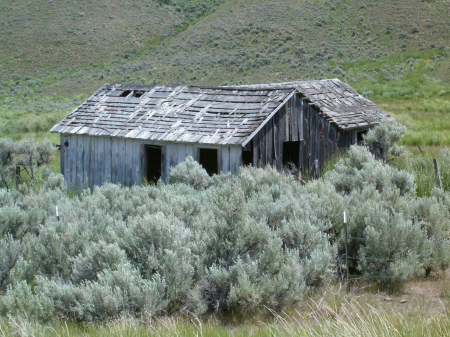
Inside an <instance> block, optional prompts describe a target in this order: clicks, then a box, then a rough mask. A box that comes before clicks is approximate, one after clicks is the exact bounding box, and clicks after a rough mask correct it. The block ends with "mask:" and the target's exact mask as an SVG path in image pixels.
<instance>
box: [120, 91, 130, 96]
mask: <svg viewBox="0 0 450 337" xmlns="http://www.w3.org/2000/svg"><path fill="white" fill-rule="evenodd" d="M129 94H131V90H125V91H124V92H123V93H122V94H121V95H120V97H128V95H129Z"/></svg>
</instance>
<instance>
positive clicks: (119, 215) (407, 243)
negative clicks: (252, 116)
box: [0, 146, 450, 321]
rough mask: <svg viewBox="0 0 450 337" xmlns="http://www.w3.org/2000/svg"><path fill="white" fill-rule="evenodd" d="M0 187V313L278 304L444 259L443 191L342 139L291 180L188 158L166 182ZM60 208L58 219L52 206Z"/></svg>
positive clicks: (382, 279) (383, 280)
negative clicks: (72, 188) (320, 171)
mask: <svg viewBox="0 0 450 337" xmlns="http://www.w3.org/2000/svg"><path fill="white" fill-rule="evenodd" d="M43 176H45V177H46V179H47V180H46V181H45V182H44V183H43V184H42V187H41V188H40V190H39V191H37V190H36V189H35V190H34V191H33V190H32V189H23V190H21V189H16V190H15V189H13V190H6V189H0V214H1V216H0V228H2V235H3V237H2V240H1V241H0V253H1V255H0V267H1V269H0V270H2V274H1V277H2V278H1V280H2V282H3V283H2V284H0V286H1V288H0V291H2V294H0V296H1V297H0V312H1V313H2V314H4V315H5V314H8V313H9V314H18V313H21V312H27V313H29V314H30V315H34V316H36V317H38V318H41V319H48V318H50V317H54V316H57V317H63V318H69V319H74V320H81V321H91V320H106V319H108V318H111V317H117V316H130V315H131V316H136V317H139V318H142V319H147V318H148V317H150V316H158V315H168V314H174V313H177V314H183V313H187V312H189V313H193V314H196V315H201V314H205V313H212V312H216V313H218V314H219V315H220V314H222V313H226V312H229V311H239V312H243V313H249V312H255V311H258V310H260V309H261V308H263V307H269V308H274V309H282V308H285V307H287V306H289V305H292V304H295V303H298V302H301V301H302V299H303V296H304V294H305V292H306V291H307V290H308V289H311V288H316V287H320V286H321V285H324V284H327V283H329V282H331V281H332V280H334V279H335V278H336V276H337V275H338V274H339V273H340V272H342V268H343V266H342V265H341V264H340V263H339V261H340V260H341V259H342V256H343V254H344V230H343V226H342V213H343V211H346V212H347V214H348V219H349V223H348V229H349V236H350V238H349V257H351V260H350V261H351V264H350V268H351V269H350V272H351V273H352V275H354V276H357V277H364V278H372V279H374V280H376V281H378V282H379V283H380V285H381V286H384V287H390V288H391V289H392V288H394V287H396V286H398V285H401V283H402V282H403V281H404V280H408V279H410V278H412V277H416V276H422V275H428V274H429V273H430V272H431V271H439V270H440V269H442V268H445V267H446V266H447V265H448V263H447V262H446V261H449V260H450V246H449V237H448V233H449V228H450V220H449V219H450V217H449V209H450V196H449V194H448V193H447V192H444V191H441V190H435V191H433V193H432V195H431V196H429V197H423V198H417V197H416V195H415V185H414V177H413V176H412V175H411V174H409V173H407V172H405V171H402V170H400V169H397V168H394V167H392V166H390V165H389V164H388V163H385V162H384V161H378V160H376V159H375V157H374V155H373V154H371V153H370V152H369V150H368V149H367V148H366V147H359V146H354V147H352V148H351V149H350V151H349V153H348V155H346V156H343V157H342V158H340V159H339V160H338V162H337V163H336V165H335V168H334V169H332V170H330V171H328V172H327V173H326V174H325V176H324V177H323V178H322V179H319V180H316V181H311V182H308V183H307V184H306V185H301V184H300V183H299V182H297V181H296V180H294V178H293V177H292V176H286V175H282V174H280V173H279V172H277V171H276V170H275V169H273V168H270V167H268V168H266V169H256V168H252V167H245V168H242V169H241V170H240V172H239V174H237V175H234V176H233V175H230V174H219V175H214V176H212V177H209V176H208V175H207V173H206V172H205V171H204V170H203V169H202V168H201V167H200V165H199V164H198V163H196V162H194V161H193V160H192V159H191V158H188V159H187V160H186V162H184V163H181V164H179V165H178V166H177V167H175V168H173V169H172V170H171V181H172V183H171V184H164V183H162V182H159V183H158V184H157V185H146V186H132V187H124V186H120V185H114V184H105V185H104V186H101V187H95V188H94V190H93V191H91V190H88V189H87V190H84V191H82V192H80V193H79V194H75V195H74V194H72V193H70V192H69V191H67V185H66V184H65V182H64V180H63V178H62V177H61V176H58V175H54V174H48V173H46V174H44V175H43ZM56 206H58V208H59V213H60V218H59V219H57V217H56V215H55V207H56Z"/></svg>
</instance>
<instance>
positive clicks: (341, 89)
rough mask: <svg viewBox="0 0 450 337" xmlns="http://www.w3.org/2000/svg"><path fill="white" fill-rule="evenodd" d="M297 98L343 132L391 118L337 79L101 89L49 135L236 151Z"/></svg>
mask: <svg viewBox="0 0 450 337" xmlns="http://www.w3.org/2000/svg"><path fill="white" fill-rule="evenodd" d="M295 94H299V95H301V96H302V97H303V98H304V99H305V100H306V102H307V103H308V104H310V105H311V106H313V107H314V108H316V109H317V110H318V112H319V113H320V114H322V115H323V116H324V118H325V119H327V120H329V121H330V122H331V123H333V124H335V125H336V126H337V127H338V128H340V129H344V130H345V129H361V128H368V127H371V126H373V125H376V124H378V123H379V122H380V121H381V120H382V119H385V118H389V116H388V115H387V114H386V113H385V112H384V111H382V110H381V109H379V108H378V107H377V106H376V105H375V104H374V103H372V102H371V101H369V100H368V99H366V98H364V97H363V96H361V95H359V94H358V93H357V92H356V91H355V90H354V89H352V88H351V87H350V86H349V85H347V84H345V83H343V82H341V81H340V80H338V79H332V80H320V81H298V82H286V83H274V84H259V85H243V86H234V87H232V86H222V87H187V86H146V85H122V84H106V85H104V86H103V87H102V88H100V89H99V90H98V91H97V92H96V93H95V94H94V95H92V96H91V97H90V98H89V99H88V100H86V101H85V102H84V103H83V104H81V105H80V106H79V107H78V108H77V109H75V110H74V111H73V112H72V113H71V114H70V115H69V116H67V117H66V118H65V119H64V120H62V121H61V122H60V123H58V124H57V125H55V126H54V127H53V128H52V129H51V132H56V133H65V134H83V135H92V136H111V137H126V138H136V139H146V140H154V141H173V142H189V143H206V144H228V145H238V144H243V143H247V140H248V138H249V137H251V135H252V133H253V132H254V131H255V130H256V129H257V128H258V127H260V126H261V125H264V124H265V123H266V122H267V121H268V120H270V118H271V117H272V116H273V115H274V114H275V113H276V112H277V111H278V110H279V109H280V108H281V107H283V106H284V105H285V104H286V102H287V101H288V100H289V99H290V98H291V97H292V96H293V95H295Z"/></svg>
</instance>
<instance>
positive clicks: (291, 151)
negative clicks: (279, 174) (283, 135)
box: [283, 141, 300, 170]
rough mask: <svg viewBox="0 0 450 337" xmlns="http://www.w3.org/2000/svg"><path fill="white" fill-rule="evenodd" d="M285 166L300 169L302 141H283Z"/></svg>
mask: <svg viewBox="0 0 450 337" xmlns="http://www.w3.org/2000/svg"><path fill="white" fill-rule="evenodd" d="M283 166H284V167H287V168H288V169H290V170H294V169H296V170H298V169H299V166H300V141H296V142H284V143H283Z"/></svg>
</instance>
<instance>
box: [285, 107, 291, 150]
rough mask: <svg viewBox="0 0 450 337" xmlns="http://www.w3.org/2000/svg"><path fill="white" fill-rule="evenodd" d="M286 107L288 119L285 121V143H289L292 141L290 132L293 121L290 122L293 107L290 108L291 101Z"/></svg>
mask: <svg viewBox="0 0 450 337" xmlns="http://www.w3.org/2000/svg"><path fill="white" fill-rule="evenodd" d="M285 107H286V114H285V116H286V117H285V119H284V123H285V125H284V127H285V128H286V132H285V134H286V136H285V140H284V141H285V142H289V141H290V140H291V137H290V136H291V135H290V131H289V129H290V123H291V121H290V114H291V107H290V106H289V101H288V102H287V103H286V105H285Z"/></svg>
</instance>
